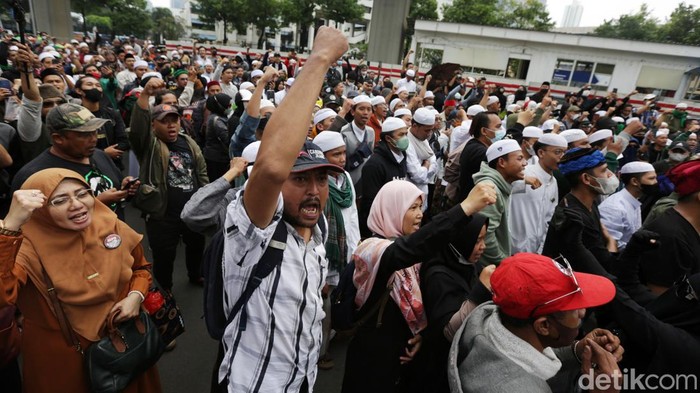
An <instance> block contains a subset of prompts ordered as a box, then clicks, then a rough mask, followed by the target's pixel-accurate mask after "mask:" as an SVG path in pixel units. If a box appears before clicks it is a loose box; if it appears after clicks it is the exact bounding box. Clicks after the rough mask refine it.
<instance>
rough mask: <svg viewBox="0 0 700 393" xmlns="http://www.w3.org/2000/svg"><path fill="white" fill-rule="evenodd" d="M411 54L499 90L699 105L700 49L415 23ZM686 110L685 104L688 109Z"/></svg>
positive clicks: (569, 35) (554, 34)
mask: <svg viewBox="0 0 700 393" xmlns="http://www.w3.org/2000/svg"><path fill="white" fill-rule="evenodd" d="M412 48H413V50H414V51H415V53H416V56H420V53H421V50H422V49H434V50H441V51H443V56H442V61H443V62H444V63H458V64H461V65H462V67H463V68H464V69H465V72H467V73H471V74H474V75H478V74H484V75H487V76H488V79H489V80H491V81H494V82H497V83H501V84H504V85H506V86H508V85H510V86H515V87H517V86H519V85H529V86H539V85H540V84H541V83H542V82H543V81H551V83H552V89H553V90H554V91H555V92H556V91H559V92H561V93H563V92H566V91H578V90H579V89H580V88H581V87H582V86H584V85H586V84H591V85H593V89H594V90H596V93H597V94H604V92H606V91H611V90H612V89H614V88H617V89H618V90H619V92H620V93H621V94H622V95H624V94H626V93H628V92H631V91H633V90H637V91H639V92H640V94H642V93H644V94H646V93H655V94H657V96H659V97H665V98H666V99H667V100H668V101H678V100H689V101H695V102H698V101H700V47H696V46H686V45H673V44H663V43H652V42H641V41H631V40H621V39H613V38H602V37H595V36H587V35H573V34H562V33H551V32H538V31H526V30H517V29H506V28H498V27H488V26H477V25H466V24H458V23H447V22H435V21H416V27H415V35H414V37H413V43H412ZM691 104H692V103H691Z"/></svg>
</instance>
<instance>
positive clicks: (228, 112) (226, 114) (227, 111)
mask: <svg viewBox="0 0 700 393" xmlns="http://www.w3.org/2000/svg"><path fill="white" fill-rule="evenodd" d="M232 113H233V109H231V108H228V109H226V110H225V111H224V115H225V116H226V117H231V114H232Z"/></svg>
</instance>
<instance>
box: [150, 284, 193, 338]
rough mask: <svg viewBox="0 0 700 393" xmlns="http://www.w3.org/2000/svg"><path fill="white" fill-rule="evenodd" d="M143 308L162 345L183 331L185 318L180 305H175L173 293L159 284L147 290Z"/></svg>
mask: <svg viewBox="0 0 700 393" xmlns="http://www.w3.org/2000/svg"><path fill="white" fill-rule="evenodd" d="M143 308H145V309H146V311H148V314H149V315H150V316H151V319H152V320H153V323H154V324H155V326H156V329H157V330H158V333H160V337H161V339H162V340H163V344H164V345H166V346H167V345H168V344H170V343H171V342H172V341H173V340H175V338H176V337H177V336H179V335H181V334H182V333H184V332H185V319H184V318H183V317H182V312H181V311H180V307H178V306H177V303H176V302H175V298H174V297H173V295H172V294H170V293H169V292H168V291H165V290H163V289H162V288H161V287H160V286H157V285H156V286H154V287H152V288H151V289H150V290H149V291H148V294H147V295H146V299H145V300H144V301H143Z"/></svg>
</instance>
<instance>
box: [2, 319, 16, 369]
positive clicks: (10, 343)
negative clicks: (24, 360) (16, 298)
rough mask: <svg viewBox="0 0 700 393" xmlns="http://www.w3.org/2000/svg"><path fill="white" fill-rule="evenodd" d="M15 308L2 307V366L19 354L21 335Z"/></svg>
mask: <svg viewBox="0 0 700 393" xmlns="http://www.w3.org/2000/svg"><path fill="white" fill-rule="evenodd" d="M15 310H16V307H15V306H6V307H2V308H0V368H3V367H4V366H6V365H7V364H8V363H10V362H11V361H12V360H14V359H15V358H16V357H17V355H19V345H20V341H21V335H20V332H19V327H17V321H16V320H15Z"/></svg>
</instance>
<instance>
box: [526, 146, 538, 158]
mask: <svg viewBox="0 0 700 393" xmlns="http://www.w3.org/2000/svg"><path fill="white" fill-rule="evenodd" d="M525 150H527V154H529V155H531V156H536V155H537V154H535V149H534V148H533V147H532V146H530V145H527V147H526V148H525Z"/></svg>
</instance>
